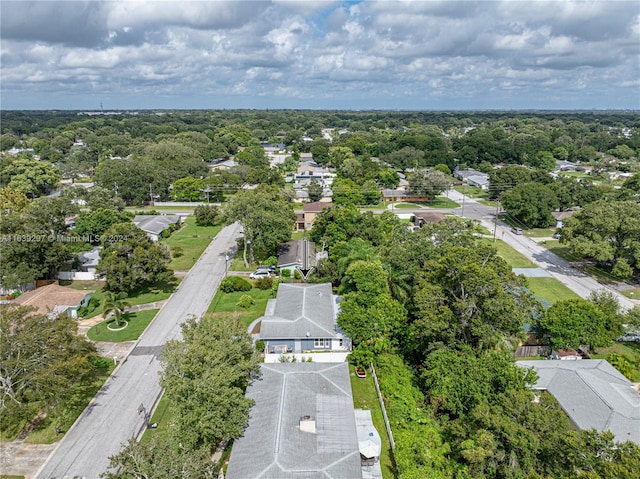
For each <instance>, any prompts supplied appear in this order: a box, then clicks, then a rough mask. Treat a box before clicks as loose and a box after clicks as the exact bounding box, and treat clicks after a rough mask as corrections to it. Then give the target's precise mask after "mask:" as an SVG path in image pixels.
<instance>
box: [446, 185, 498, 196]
mask: <svg viewBox="0 0 640 479" xmlns="http://www.w3.org/2000/svg"><path fill="white" fill-rule="evenodd" d="M453 189H454V190H456V191H457V192H458V193H462V194H463V195H465V196H468V197H469V198H487V197H488V196H489V192H488V191H487V190H483V189H482V188H476V187H475V186H454V187H453Z"/></svg>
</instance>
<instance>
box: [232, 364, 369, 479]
mask: <svg viewBox="0 0 640 479" xmlns="http://www.w3.org/2000/svg"><path fill="white" fill-rule="evenodd" d="M260 369H261V371H262V375H261V377H260V378H256V379H253V380H252V381H251V383H250V384H249V387H248V388H247V397H248V398H250V399H252V400H253V401H255V403H254V405H253V406H252V408H251V411H250V413H249V425H248V426H247V428H246V429H245V431H244V435H243V436H242V437H240V438H239V439H236V440H235V441H234V443H233V449H232V450H231V457H230V459H229V467H228V469H227V474H226V478H227V479H258V478H260V479H285V478H290V479H293V478H300V479H302V478H304V479H356V478H362V477H363V474H362V468H361V460H360V453H359V448H358V437H357V434H356V421H355V415H354V410H353V397H352V394H351V384H350V381H349V366H348V364H347V363H338V364H335V363H275V364H262V365H261V366H260Z"/></svg>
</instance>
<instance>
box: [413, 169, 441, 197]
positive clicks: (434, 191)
mask: <svg viewBox="0 0 640 479" xmlns="http://www.w3.org/2000/svg"><path fill="white" fill-rule="evenodd" d="M407 180H408V181H409V191H410V192H411V193H412V194H414V195H418V196H428V197H429V198H430V199H433V198H435V197H436V196H438V195H439V194H440V193H442V192H443V191H445V190H446V189H447V188H449V185H450V184H451V178H450V177H449V176H447V175H445V174H444V173H443V172H442V171H439V170H435V169H430V170H418V171H414V172H412V173H410V174H409V175H408V176H407Z"/></svg>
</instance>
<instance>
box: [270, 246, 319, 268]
mask: <svg viewBox="0 0 640 479" xmlns="http://www.w3.org/2000/svg"><path fill="white" fill-rule="evenodd" d="M303 259H304V240H291V241H287V242H286V243H282V244H280V246H278V269H279V270H280V271H282V270H283V269H288V270H289V271H291V275H292V276H293V272H294V270H295V269H296V268H302V267H303V266H304V265H303ZM316 263H317V259H316V244H315V243H314V242H313V241H308V240H307V267H309V266H315V265H316Z"/></svg>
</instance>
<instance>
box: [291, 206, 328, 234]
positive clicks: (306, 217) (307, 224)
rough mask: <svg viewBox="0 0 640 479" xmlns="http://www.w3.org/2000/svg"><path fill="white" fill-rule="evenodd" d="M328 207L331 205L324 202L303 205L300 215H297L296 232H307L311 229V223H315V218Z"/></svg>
mask: <svg viewBox="0 0 640 479" xmlns="http://www.w3.org/2000/svg"><path fill="white" fill-rule="evenodd" d="M330 206H331V203H328V202H325V201H313V202H311V203H305V205H304V206H303V207H302V214H298V215H297V218H296V230H297V231H305V230H307V231H309V230H310V229H311V228H313V223H314V222H315V220H316V217H317V216H318V215H319V214H320V213H322V212H323V211H324V210H325V209H326V208H329V207H330Z"/></svg>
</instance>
